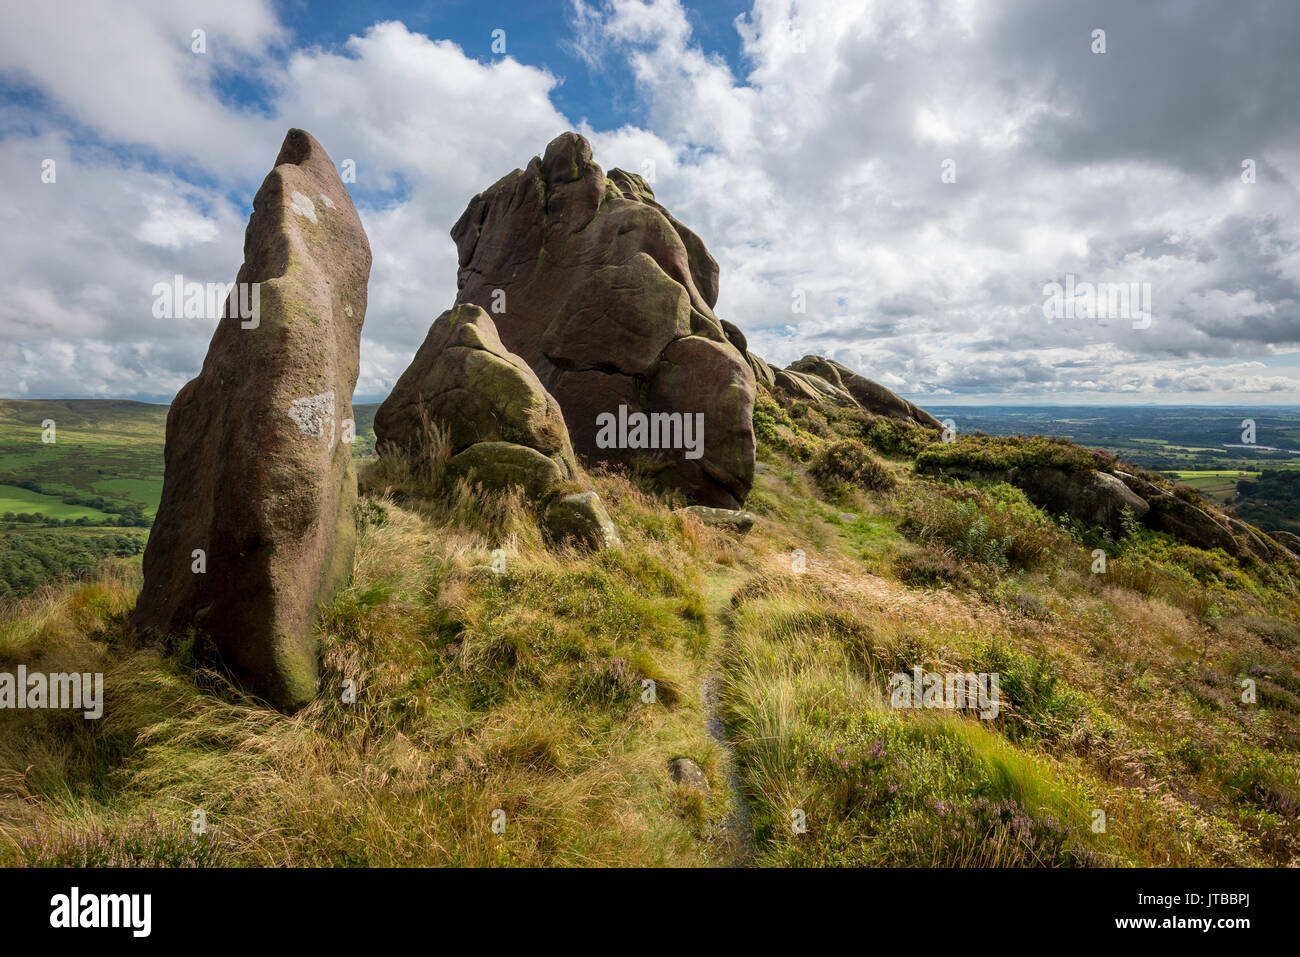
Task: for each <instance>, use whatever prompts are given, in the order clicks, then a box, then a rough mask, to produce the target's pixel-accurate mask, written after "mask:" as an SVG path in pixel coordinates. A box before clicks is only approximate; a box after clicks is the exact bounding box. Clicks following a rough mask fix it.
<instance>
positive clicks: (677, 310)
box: [451, 133, 755, 508]
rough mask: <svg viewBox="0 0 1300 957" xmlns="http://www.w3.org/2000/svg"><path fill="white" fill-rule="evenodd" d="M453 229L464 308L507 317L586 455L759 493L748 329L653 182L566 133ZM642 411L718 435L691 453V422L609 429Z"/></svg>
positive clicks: (664, 478) (663, 477)
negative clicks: (726, 317) (609, 162)
mask: <svg viewBox="0 0 1300 957" xmlns="http://www.w3.org/2000/svg"><path fill="white" fill-rule="evenodd" d="M451 235H452V238H453V239H454V240H455V242H456V248H457V252H458V254H459V263H460V270H459V274H458V286H459V292H458V294H457V302H458V303H462V304H473V305H477V306H480V307H482V308H484V309H486V310H488V311H490V312H491V314H492V318H493V320H494V321H495V322H496V324H497V328H498V329H499V331H500V334H501V341H502V342H503V343H504V344H505V346H506V347H507V348H508V349H509V350H510V351H511V352H514V353H516V354H518V355H519V356H521V357H522V358H523V359H524V360H525V361H526V362H527V363H528V365H529V366H530V367H531V368H532V369H533V371H534V372H535V373H536V374H537V377H538V378H539V379H540V380H541V383H542V385H543V386H544V387H545V388H546V389H547V390H548V391H549V392H550V393H551V394H552V395H553V396H554V397H555V399H556V401H558V402H559V405H560V408H561V409H562V410H563V414H564V419H565V422H566V423H567V425H568V430H569V434H570V436H571V437H572V441H573V445H574V448H575V449H576V450H577V451H578V452H579V453H580V454H582V455H584V456H586V457H587V458H588V459H589V460H590V461H592V462H611V463H617V464H623V465H628V464H634V463H637V462H638V461H639V462H641V463H644V464H647V465H648V467H650V468H651V469H652V470H653V471H654V472H655V474H656V476H657V478H658V479H659V481H661V482H662V483H663V484H664V485H666V486H669V487H672V488H677V489H680V490H682V491H683V492H684V493H685V494H686V496H687V498H688V499H689V500H691V501H693V502H698V503H700V504H704V505H717V506H722V507H727V508H734V507H736V506H738V505H739V504H740V503H741V502H743V501H744V498H745V496H746V494H748V492H749V488H750V485H751V483H752V482H753V474H754V434H753V421H752V416H753V406H754V390H755V385H754V372H753V370H752V369H751V367H750V364H749V363H748V362H747V361H746V358H745V355H744V351H743V346H741V347H737V345H736V344H735V342H734V341H733V340H734V339H735V337H737V336H739V330H738V329H735V327H734V326H731V327H730V331H731V334H730V335H729V334H728V328H727V327H724V324H723V323H722V322H721V321H720V320H719V319H718V318H717V316H715V315H714V314H713V304H714V303H715V302H716V301H717V295H718V266H717V263H716V262H714V260H713V257H712V256H710V255H709V253H708V250H706V249H705V248H704V244H703V243H702V242H701V241H700V239H699V237H698V236H696V235H695V234H694V233H692V232H691V231H690V230H689V229H687V228H686V227H684V226H683V225H682V224H681V223H679V222H678V221H677V220H676V219H674V218H673V217H672V216H671V215H670V214H669V213H668V212H667V211H666V210H665V209H664V208H663V207H662V206H661V205H659V203H658V202H656V201H655V198H654V194H653V192H652V191H651V189H650V187H649V186H648V185H647V184H646V183H645V181H644V180H642V179H641V177H639V176H636V175H634V174H631V173H626V172H624V171H622V170H617V169H615V170H611V171H610V172H609V175H608V176H607V175H605V174H604V173H603V172H602V171H601V168H600V167H599V166H597V165H596V164H595V163H594V162H592V158H591V147H590V145H589V144H588V143H587V141H586V140H585V139H583V138H582V137H581V136H578V135H577V134H575V133H565V134H563V135H561V136H559V137H557V138H556V139H555V140H553V141H552V142H551V143H550V145H549V146H547V148H546V153H545V155H544V156H542V157H541V158H538V157H534V158H533V160H532V161H531V162H530V163H529V164H528V167H527V168H526V169H523V170H515V171H514V172H513V173H510V174H509V175H507V176H505V177H504V178H503V179H501V180H500V181H499V182H497V183H496V184H495V185H493V186H492V187H491V188H490V189H488V190H487V191H486V192H484V193H481V194H479V195H478V196H475V197H474V199H473V200H471V202H470V204H469V207H468V208H467V209H466V210H465V212H464V214H463V215H462V216H461V217H460V219H459V220H458V221H457V223H456V225H455V226H454V227H453V228H452V233H451ZM739 341H741V342H742V343H743V341H744V338H743V336H739ZM638 413H644V414H647V415H650V414H655V413H660V414H665V415H667V414H673V413H679V414H681V415H682V416H688V415H689V416H692V417H694V416H696V415H702V416H703V419H702V422H703V441H702V444H701V445H700V447H699V448H698V449H696V450H694V451H692V450H691V449H683V448H680V447H678V446H680V445H681V444H682V442H681V441H678V439H679V438H680V429H679V430H678V434H677V436H673V435H669V436H667V437H666V440H665V441H651V439H650V436H648V435H642V436H641V437H640V439H641V440H644V444H641V445H638V441H639V438H638V436H637V435H636V434H635V433H633V432H632V431H630V430H629V431H628V432H627V434H626V435H624V434H623V431H622V430H621V429H620V430H618V432H617V434H615V435H613V436H611V434H610V432H609V431H608V430H607V429H606V428H605V427H606V425H607V424H608V422H609V418H608V417H610V416H612V417H618V418H619V421H620V422H622V421H623V418H622V417H623V416H626V417H627V418H628V420H630V421H632V422H635V421H637V414H638ZM656 421H658V422H660V423H664V422H666V421H667V420H666V419H662V418H661V419H659V420H656ZM696 421H698V420H696ZM659 431H660V430H659V429H656V428H655V427H653V426H652V427H651V429H650V432H651V433H652V434H653V438H654V439H655V440H657V439H659V434H658V433H659ZM663 431H664V432H671V431H672V426H671V425H669V426H667V427H664V428H663ZM611 439H612V441H611ZM664 446H668V447H664Z"/></svg>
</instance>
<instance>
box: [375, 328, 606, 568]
mask: <svg viewBox="0 0 1300 957" xmlns="http://www.w3.org/2000/svg"><path fill="white" fill-rule="evenodd" d="M430 426H438V427H440V428H441V429H443V430H444V431H445V432H446V434H447V441H448V444H449V446H450V448H449V449H448V450H447V451H448V454H449V458H448V459H447V463H446V468H445V472H444V478H445V480H447V481H452V482H454V481H457V480H459V479H462V478H463V479H465V480H467V481H469V482H471V483H474V484H477V485H481V486H482V487H484V488H486V489H490V490H492V491H504V490H506V489H508V488H510V487H512V486H517V487H519V488H522V489H523V491H524V495H525V496H527V498H528V499H529V500H530V501H531V502H532V503H534V504H535V505H537V506H538V508H539V511H540V513H541V514H540V522H541V526H542V529H543V531H544V532H545V534H546V538H547V541H548V542H551V543H552V544H573V545H577V546H580V547H586V548H606V547H611V546H614V545H617V544H620V542H619V538H618V533H617V532H616V531H615V529H614V523H613V522H612V521H611V520H610V517H609V513H608V512H606V511H605V508H604V506H603V505H602V504H601V502H600V497H599V496H598V495H596V493H595V492H574V493H568V494H564V493H563V488H562V487H564V486H567V485H569V484H571V483H572V482H573V480H574V479H575V478H577V476H578V467H577V463H576V461H575V459H574V455H573V447H572V445H571V444H570V442H569V432H568V429H567V428H565V425H564V416H563V414H562V413H561V412H560V407H559V405H558V404H557V403H556V401H555V399H554V398H553V397H552V396H551V394H550V393H549V392H547V391H546V389H545V388H544V387H543V386H542V383H541V382H540V381H539V380H538V378H537V376H536V374H534V372H533V370H532V369H530V368H529V366H528V363H526V362H524V360H523V359H521V358H520V357H519V356H517V355H515V354H514V353H512V352H510V351H509V350H508V349H506V347H505V346H504V345H502V343H501V338H500V336H499V335H498V333H497V328H496V324H495V323H493V321H492V318H491V316H489V315H488V314H487V313H486V312H484V311H483V310H482V309H480V308H479V307H478V306H475V305H472V304H462V305H459V306H455V307H453V308H451V309H448V310H447V311H446V312H444V313H443V314H442V315H440V316H439V317H438V318H437V319H436V320H434V323H433V326H432V327H431V328H430V329H429V334H428V335H427V336H426V337H425V340H424V344H423V345H421V346H420V349H419V351H418V352H416V354H415V359H414V360H413V361H412V362H411V365H410V366H409V367H408V368H407V370H406V371H405V372H403V373H402V376H401V378H399V379H398V380H397V384H396V385H395V386H394V387H393V391H392V392H391V393H390V394H389V396H388V398H387V399H386V400H385V401H384V403H383V405H381V406H380V407H379V409H378V410H377V411H376V412H375V437H376V445H377V446H378V448H379V449H380V453H381V454H384V453H386V452H388V451H390V450H397V451H401V452H404V453H406V454H408V455H415V456H419V455H423V454H428V453H429V452H430V449H429V448H428V447H427V445H428V442H429V440H430V438H431V435H430Z"/></svg>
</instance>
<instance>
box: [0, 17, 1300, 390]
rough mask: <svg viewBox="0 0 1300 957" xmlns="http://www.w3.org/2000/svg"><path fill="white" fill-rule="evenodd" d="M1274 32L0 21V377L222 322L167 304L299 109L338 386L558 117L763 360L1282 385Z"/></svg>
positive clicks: (445, 290)
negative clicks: (685, 248)
mask: <svg viewBox="0 0 1300 957" xmlns="http://www.w3.org/2000/svg"><path fill="white" fill-rule="evenodd" d="M196 30H202V31H203V33H202V38H203V41H204V42H203V50H202V51H201V52H196V50H195V46H196V44H195V39H194V36H195V34H194V31H196ZM1098 31H1101V33H1098ZM503 47H504V49H502V48H503ZM1297 50H1300V4H1297V3H1295V2H1294V0H1277V2H1270V0H1242V2H1238V3H1222V2H1212V0H1170V2H1165V0H1144V2H1141V3H1135V2H1132V0H1114V2H1110V0H1097V2H1081V0H996V2H992V0H879V2H876V0H860V2H855V3H849V2H845V0H807V2H794V0H754V2H753V3H752V4H751V3H747V2H734V3H733V2H723V0H698V2H693V3H692V2H683V0H563V2H562V0H555V2H548V0H525V2H517V3H497V2H491V0H473V2H471V0H448V2H439V0H423V2H395V0H381V2H371V3H351V2H349V3H344V2H335V0H330V2H314V0H313V2H306V0H278V2H273V0H134V2H120V3H116V2H115V3H103V2H100V0H81V2H73V0H42V2H40V3H35V4H20V3H9V4H4V5H3V6H2V7H0V209H2V210H3V224H4V228H3V229H2V230H0V282H3V285H4V289H5V292H6V294H5V295H4V296H0V395H3V396H7V397H14V398H25V397H30V398H36V397H103V398H108V397H113V398H138V399H145V400H148V401H168V400H169V399H170V398H171V396H173V395H174V394H175V392H176V391H177V390H178V389H179V388H180V387H181V386H182V385H183V384H184V383H185V382H186V381H187V380H188V379H190V378H192V377H193V376H194V375H196V374H197V373H198V370H199V368H200V366H201V364H202V361H203V356H204V354H205V352H206V349H207V343H208V340H209V338H210V337H211V335H212V332H213V330H214V328H215V325H216V322H215V319H214V318H190V319H177V318H165V319H158V318H155V316H154V314H153V313H154V310H153V308H152V307H153V303H154V293H153V290H154V286H155V284H156V283H159V282H160V281H170V280H171V278H172V277H173V276H174V275H177V274H180V275H183V276H184V277H185V279H186V280H193V281H198V282H205V283H206V282H225V283H229V282H232V281H233V280H234V277H235V273H236V272H237V270H238V268H239V265H240V262H241V261H242V245H243V232H244V227H245V226H246V224H247V219H248V215H249V214H250V212H251V206H252V197H253V194H254V193H255V192H256V190H257V187H258V185H259V184H260V182H261V180H262V179H263V178H264V177H265V175H266V174H267V172H269V170H270V166H271V163H272V162H273V161H274V158H275V156H276V153H277V152H278V149H279V145H280V142H281V140H282V139H283V137H284V134H285V132H286V130H287V129H289V128H290V127H301V128H303V129H306V130H308V131H310V132H311V133H312V134H313V135H314V136H315V137H316V138H317V139H318V140H319V141H320V142H321V143H322V144H323V145H324V147H325V149H326V150H327V151H328V152H329V154H330V155H331V157H332V158H333V159H334V160H335V162H336V163H339V164H342V163H343V162H344V160H348V159H350V160H352V161H353V162H354V163H355V168H356V182H355V183H350V184H349V188H350V190H351V191H352V196H353V200H354V202H355V204H356V206H357V209H358V211H359V213H360V215H361V217H362V221H363V223H364V225H365V228H366V231H367V234H368V236H369V238H370V244H371V248H372V250H373V252H374V266H373V269H372V273H371V279H370V290H369V308H368V311H367V315H366V322H365V328H364V331H363V337H362V350H361V374H360V378H359V380H358V383H357V390H356V397H357V399H358V401H365V400H374V399H379V398H382V397H383V396H385V395H386V394H387V392H388V390H389V389H390V388H391V386H392V384H393V382H394V381H395V380H396V378H397V377H398V376H399V375H400V374H401V373H402V371H403V370H404V369H405V368H406V366H407V364H408V363H409V362H410V360H411V359H412V357H413V356H414V353H415V350H416V349H417V348H418V346H419V344H420V343H421V342H422V341H423V339H424V336H425V334H426V333H427V331H428V327H429V325H430V324H431V323H432V321H433V319H434V318H435V317H436V316H437V315H438V314H439V313H441V312H442V311H443V310H444V309H446V308H447V307H449V306H450V305H451V304H452V301H453V299H454V297H455V292H456V256H455V249H454V246H453V245H452V242H451V239H450V236H449V230H450V228H451V226H452V224H453V223H454V222H455V221H456V219H457V218H458V217H459V216H460V214H461V212H462V211H463V210H464V208H465V206H466V205H467V204H468V202H469V200H470V199H471V198H472V197H473V196H474V195H475V194H476V193H478V192H480V191H482V190H484V189H486V188H487V187H489V186H490V185H491V184H492V183H494V182H495V181H496V180H498V179H499V178H501V177H502V176H504V175H505V174H507V173H509V172H510V171H511V170H513V169H515V168H521V167H523V166H526V165H527V163H528V161H529V160H530V159H531V158H532V157H533V156H535V155H537V154H540V153H541V152H543V151H544V149H545V147H546V144H547V143H548V142H549V141H550V140H551V139H552V138H554V137H555V136H556V135H557V134H559V133H561V132H564V131H565V130H576V131H578V132H580V133H582V134H583V135H585V136H587V137H588V138H589V139H590V140H591V142H592V145H593V150H594V158H595V160H596V162H597V163H599V164H600V165H601V166H602V167H604V168H605V169H610V168H612V167H622V168H624V169H627V170H630V171H632V172H638V173H642V174H643V175H646V176H647V178H650V179H652V181H653V187H654V190H655V193H656V195H657V197H658V198H659V200H660V201H661V202H662V203H663V204H664V205H665V206H666V207H667V208H668V209H669V210H671V211H672V212H673V214H674V215H675V216H676V217H677V218H678V219H679V220H681V221H682V222H683V223H685V224H686V225H687V226H689V227H690V228H691V229H693V230H694V231H695V232H696V233H698V234H699V235H700V236H701V237H702V238H703V240H704V241H705V243H706V245H707V246H708V248H709V250H710V251H711V252H712V254H713V255H714V257H715V258H716V259H717V260H718V263H719V266H720V268H721V294H720V296H719V299H718V303H717V308H716V312H717V314H718V315H719V316H720V317H721V318H725V319H728V320H730V321H732V322H734V323H735V324H736V325H738V326H739V327H740V328H741V329H742V330H743V331H744V332H745V333H746V335H747V337H748V339H749V343H750V349H751V351H753V352H755V353H757V354H758V355H761V356H763V357H764V358H766V359H767V360H768V361H769V362H772V363H775V364H779V365H786V364H788V363H790V362H792V361H794V360H795V359H798V358H799V357H801V356H803V355H807V354H819V355H826V356H829V357H831V358H834V359H837V360H839V361H841V362H843V363H845V364H847V365H849V366H851V367H852V368H855V369H857V370H859V371H861V372H862V373H863V374H864V375H866V376H868V377H869V378H872V379H875V380H877V381H879V382H881V383H883V384H885V385H887V386H889V387H890V388H892V389H894V390H896V391H898V392H899V393H901V394H903V395H906V396H908V397H909V398H912V399H914V400H915V401H918V402H920V403H922V404H924V403H925V402H927V401H929V402H931V403H934V404H936V405H943V406H951V405H954V404H963V403H1017V404H1019V403H1030V404H1068V403H1077V404H1155V403H1185V404H1198V405H1206V404H1216V403H1222V404H1232V405H1237V406H1242V405H1246V406H1249V405H1252V404H1258V405H1261V406H1263V405H1270V406H1273V405H1283V404H1294V403H1300V216H1298V215H1297V213H1300V60H1298V59H1297V56H1296V51H1297ZM50 160H52V161H53V170H54V177H53V180H54V181H53V182H46V181H45V180H46V179H48V178H49V177H48V172H47V171H48V170H49V168H50V167H49V163H48V161H50ZM1053 283H1056V284H1060V286H1061V288H1062V289H1063V290H1069V292H1070V293H1072V294H1074V296H1075V301H1076V302H1080V303H1082V302H1085V301H1087V300H1088V299H1089V298H1090V297H1089V295H1088V293H1087V290H1089V289H1104V288H1105V286H1106V284H1110V287H1111V290H1112V291H1114V290H1118V289H1120V288H1123V289H1124V290H1132V292H1133V294H1134V297H1133V302H1132V304H1131V305H1130V307H1129V308H1128V309H1127V310H1126V309H1124V308H1123V304H1122V303H1121V302H1120V301H1119V300H1115V299H1112V300H1111V301H1110V302H1106V301H1105V300H1104V297H1102V298H1103V301H1102V304H1101V306H1100V307H1099V308H1098V309H1096V310H1093V311H1092V312H1091V313H1089V312H1088V311H1087V310H1086V309H1082V308H1079V309H1073V310H1071V312H1069V313H1066V312H1065V310H1064V309H1057V308H1054V305H1053V304H1054V303H1056V304H1059V301H1063V300H1062V299H1061V297H1058V295H1057V293H1056V292H1055V291H1054V290H1053V287H1052V284H1053ZM1121 284H1122V286H1121ZM1061 295H1062V296H1064V293H1062V294H1061ZM1148 302H1149V305H1150V308H1149V310H1146V311H1144V310H1141V309H1138V308H1137V307H1138V306H1139V305H1141V304H1143V303H1148ZM1098 313H1100V315H1098Z"/></svg>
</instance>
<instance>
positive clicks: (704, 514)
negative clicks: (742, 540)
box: [678, 505, 754, 535]
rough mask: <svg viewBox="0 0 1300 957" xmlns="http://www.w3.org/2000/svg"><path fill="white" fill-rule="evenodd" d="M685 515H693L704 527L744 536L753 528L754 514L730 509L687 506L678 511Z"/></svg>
mask: <svg viewBox="0 0 1300 957" xmlns="http://www.w3.org/2000/svg"><path fill="white" fill-rule="evenodd" d="M678 511H679V512H683V513H684V514H687V515H693V516H695V517H696V518H698V519H699V520H700V521H701V522H703V523H704V524H705V525H709V526H711V527H713V528H721V529H725V530H726V531H729V532H735V533H736V534H737V535H744V534H745V533H746V532H748V531H749V530H750V529H751V528H753V527H754V513H753V512H746V511H742V510H739V509H732V508H710V507H709V506H707V505H688V506H687V507H686V508H682V509H678Z"/></svg>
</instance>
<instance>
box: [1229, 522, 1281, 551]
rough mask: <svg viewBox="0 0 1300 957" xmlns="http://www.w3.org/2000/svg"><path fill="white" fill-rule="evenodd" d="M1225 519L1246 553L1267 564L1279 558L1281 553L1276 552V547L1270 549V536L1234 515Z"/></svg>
mask: <svg viewBox="0 0 1300 957" xmlns="http://www.w3.org/2000/svg"><path fill="white" fill-rule="evenodd" d="M1224 518H1225V519H1226V520H1227V522H1228V528H1229V529H1230V530H1231V531H1232V534H1233V535H1235V536H1236V538H1237V541H1238V542H1239V543H1241V545H1242V546H1243V547H1244V548H1245V549H1246V551H1248V552H1250V553H1251V554H1252V555H1254V556H1255V557H1256V558H1258V559H1260V560H1261V561H1266V562H1271V561H1272V560H1273V559H1274V558H1276V557H1278V555H1279V554H1280V553H1278V552H1277V551H1276V546H1274V547H1272V548H1270V547H1269V543H1268V542H1267V540H1266V539H1267V538H1268V536H1266V535H1265V534H1264V533H1263V532H1261V531H1260V530H1259V529H1257V528H1255V527H1254V526H1253V525H1248V524H1246V523H1245V522H1243V521H1242V520H1241V519H1239V518H1236V517H1234V516H1232V515H1225V516H1224Z"/></svg>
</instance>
